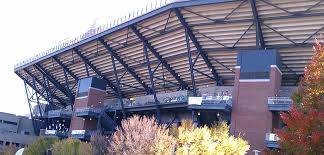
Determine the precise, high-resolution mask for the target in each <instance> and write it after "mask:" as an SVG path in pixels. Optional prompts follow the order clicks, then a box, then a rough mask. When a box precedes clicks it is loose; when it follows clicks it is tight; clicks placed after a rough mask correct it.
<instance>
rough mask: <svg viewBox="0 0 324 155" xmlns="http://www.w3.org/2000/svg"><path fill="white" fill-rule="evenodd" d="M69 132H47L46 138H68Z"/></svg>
mask: <svg viewBox="0 0 324 155" xmlns="http://www.w3.org/2000/svg"><path fill="white" fill-rule="evenodd" d="M67 135H68V131H59V130H47V129H46V130H45V136H51V137H52V136H55V137H67Z"/></svg>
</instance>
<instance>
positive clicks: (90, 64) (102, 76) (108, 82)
mask: <svg viewBox="0 0 324 155" xmlns="http://www.w3.org/2000/svg"><path fill="white" fill-rule="evenodd" d="M74 52H75V53H76V54H77V55H78V56H79V57H80V58H81V60H82V61H83V62H84V63H85V64H86V65H88V66H89V67H90V68H91V69H92V70H93V71H94V72H95V73H96V74H97V76H99V77H100V78H102V79H103V80H104V81H105V82H106V83H107V84H108V86H109V87H110V88H111V89H112V90H113V91H114V92H115V93H114V94H115V95H117V94H118V91H117V88H116V87H115V86H114V84H113V83H112V82H111V81H110V80H109V79H107V78H106V77H105V76H104V75H103V74H102V73H101V72H100V71H99V70H98V69H97V68H96V67H95V66H94V65H93V64H92V63H91V62H90V61H89V60H88V59H87V58H86V57H85V56H83V55H82V54H81V52H80V51H79V50H78V49H74ZM121 93H122V92H121ZM122 96H123V97H124V95H123V93H122Z"/></svg>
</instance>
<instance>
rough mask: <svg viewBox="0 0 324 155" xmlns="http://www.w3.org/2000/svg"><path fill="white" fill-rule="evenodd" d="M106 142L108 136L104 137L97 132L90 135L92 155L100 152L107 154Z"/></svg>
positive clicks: (100, 153) (98, 154)
mask: <svg viewBox="0 0 324 155" xmlns="http://www.w3.org/2000/svg"><path fill="white" fill-rule="evenodd" d="M108 142H109V137H106V136H104V135H101V134H97V135H94V136H91V140H90V143H91V146H92V152H93V154H94V155H102V154H109V152H108V149H107V147H108Z"/></svg>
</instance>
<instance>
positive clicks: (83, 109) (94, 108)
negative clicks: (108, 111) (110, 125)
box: [75, 107, 103, 113]
mask: <svg viewBox="0 0 324 155" xmlns="http://www.w3.org/2000/svg"><path fill="white" fill-rule="evenodd" d="M102 110H103V107H102V108H96V107H84V108H76V109H75V112H76V113H84V112H94V113H100V112H101V111H102Z"/></svg>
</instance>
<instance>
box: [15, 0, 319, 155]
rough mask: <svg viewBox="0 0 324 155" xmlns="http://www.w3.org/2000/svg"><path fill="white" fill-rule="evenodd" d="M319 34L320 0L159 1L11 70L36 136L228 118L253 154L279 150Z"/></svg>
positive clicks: (81, 134)
mask: <svg viewBox="0 0 324 155" xmlns="http://www.w3.org/2000/svg"><path fill="white" fill-rule="evenodd" d="M143 10H144V11H143ZM62 24H64V23H62ZM323 32H324V1H322V0H311V1H310V0H192V1H190V0H186V1H175V2H170V3H166V2H165V1H164V0H162V1H157V3H155V5H151V8H149V9H148V8H147V7H146V10H145V9H141V10H140V11H137V12H136V11H135V12H132V13H130V14H129V16H127V17H125V18H124V17H123V18H120V19H118V20H115V21H113V22H112V23H108V24H107V25H106V26H100V27H97V28H93V29H90V30H89V31H88V32H86V33H85V34H83V35H81V36H80V37H78V38H75V39H72V40H70V41H68V42H66V43H62V44H60V45H58V46H55V47H53V48H52V49H50V50H48V51H46V52H45V53H42V54H40V55H37V56H36V57H33V58H30V59H27V60H26V61H23V62H21V63H19V64H17V65H16V66H15V68H14V72H15V73H16V74H17V75H18V76H19V77H20V78H21V79H22V80H23V81H24V83H25V90H26V94H27V100H28V104H29V107H30V112H31V116H32V119H33V127H34V131H35V132H36V134H40V135H45V136H48V137H59V138H66V137H74V138H79V139H82V140H89V139H90V137H91V135H93V134H96V133H103V134H111V133H113V132H114V131H115V128H116V126H118V125H120V122H121V120H122V119H125V118H127V117H131V116H132V115H135V114H137V115H147V116H154V117H155V118H156V119H157V121H158V122H159V123H161V124H166V125H167V127H170V126H174V125H179V124H180V123H181V121H182V120H184V119H190V120H193V122H194V123H195V124H196V125H197V126H203V125H207V126H209V125H212V124H213V123H215V122H219V121H226V122H227V123H228V124H229V125H230V133H231V134H233V135H235V136H238V135H242V136H243V137H244V138H245V139H246V140H247V141H248V142H249V144H250V146H251V147H250V150H251V152H250V153H252V151H253V150H259V151H262V150H264V149H265V148H267V147H268V148H271V149H272V148H275V149H276V148H278V147H279V146H278V143H277V142H278V140H279V139H278V137H277V136H276V135H275V134H274V133H273V132H274V129H275V128H282V127H284V126H285V124H283V122H282V121H281V119H280V117H279V112H281V111H288V110H289V108H290V106H291V104H292V101H291V99H290V98H289V97H290V96H291V94H292V93H293V92H294V91H295V90H296V89H297V85H298V82H299V79H300V78H301V77H302V76H303V73H304V68H305V66H306V64H307V63H309V62H310V60H311V57H312V54H313V51H312V46H313V43H314V39H315V38H318V37H319V35H320V34H323Z"/></svg>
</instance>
